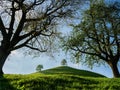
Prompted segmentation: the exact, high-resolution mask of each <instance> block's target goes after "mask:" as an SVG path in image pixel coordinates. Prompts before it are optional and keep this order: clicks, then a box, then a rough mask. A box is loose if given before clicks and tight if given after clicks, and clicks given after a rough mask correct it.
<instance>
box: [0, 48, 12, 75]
mask: <svg viewBox="0 0 120 90" xmlns="http://www.w3.org/2000/svg"><path fill="white" fill-rule="evenodd" d="M9 54H10V53H9V52H7V50H5V49H4V48H3V47H0V74H3V70H2V69H3V65H4V63H5V61H6V59H7V57H8V56H9Z"/></svg>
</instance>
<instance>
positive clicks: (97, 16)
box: [64, 0, 120, 77]
mask: <svg viewBox="0 0 120 90" xmlns="http://www.w3.org/2000/svg"><path fill="white" fill-rule="evenodd" d="M103 1H104V0H103ZM83 15H84V16H83V18H82V20H81V22H80V24H78V25H73V31H72V32H71V34H70V35H69V36H68V37H67V38H65V41H66V42H64V46H65V49H66V50H68V51H70V52H71V54H72V55H73V56H74V58H76V59H77V62H83V63H84V64H86V65H88V66H94V65H95V64H104V63H105V62H106V63H107V64H108V65H109V66H110V67H111V69H112V71H113V75H114V77H119V70H118V67H117V65H118V61H119V60H120V3H118V2H117V3H116V2H114V3H110V4H108V3H105V2H97V3H93V2H92V3H91V5H90V8H89V9H88V10H86V11H85V12H84V14H83Z"/></svg>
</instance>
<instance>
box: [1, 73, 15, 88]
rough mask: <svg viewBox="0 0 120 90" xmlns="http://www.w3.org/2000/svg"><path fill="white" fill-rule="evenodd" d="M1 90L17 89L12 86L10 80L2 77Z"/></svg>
mask: <svg viewBox="0 0 120 90" xmlns="http://www.w3.org/2000/svg"><path fill="white" fill-rule="evenodd" d="M0 90H15V88H14V87H13V86H12V85H11V84H10V80H8V79H7V78H5V77H4V75H0Z"/></svg>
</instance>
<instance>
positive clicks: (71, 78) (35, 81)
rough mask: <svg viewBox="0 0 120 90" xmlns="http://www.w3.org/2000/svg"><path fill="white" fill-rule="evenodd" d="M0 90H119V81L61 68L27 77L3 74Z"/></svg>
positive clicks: (87, 72) (91, 73)
mask: <svg viewBox="0 0 120 90" xmlns="http://www.w3.org/2000/svg"><path fill="white" fill-rule="evenodd" d="M0 90H120V79H119V78H107V77H105V76H103V75H100V74H97V73H94V72H90V71H85V70H78V69H74V68H71V67H67V66H62V67H56V68H52V69H48V70H44V71H41V72H37V73H33V74H28V75H15V74H5V75H3V76H1V77H0Z"/></svg>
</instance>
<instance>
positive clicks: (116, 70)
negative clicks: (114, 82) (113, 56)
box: [108, 62, 120, 78]
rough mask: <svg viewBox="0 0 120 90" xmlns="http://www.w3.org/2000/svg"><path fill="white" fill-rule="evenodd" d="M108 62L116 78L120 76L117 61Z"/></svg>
mask: <svg viewBox="0 0 120 90" xmlns="http://www.w3.org/2000/svg"><path fill="white" fill-rule="evenodd" d="M108 64H109V66H110V67H111V70H112V72H113V76H114V77H115V78H117V77H120V74H119V70H118V67H117V62H109V63H108Z"/></svg>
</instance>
